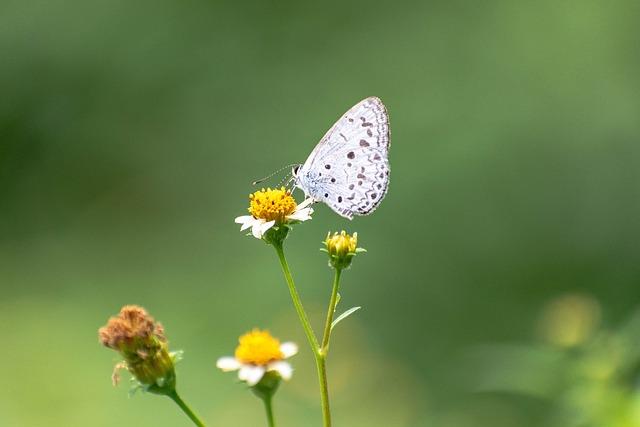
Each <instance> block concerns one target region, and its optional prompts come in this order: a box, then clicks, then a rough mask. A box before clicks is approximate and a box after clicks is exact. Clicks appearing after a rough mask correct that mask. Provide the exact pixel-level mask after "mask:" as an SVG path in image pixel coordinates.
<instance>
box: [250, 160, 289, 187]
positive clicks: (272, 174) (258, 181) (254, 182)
mask: <svg viewBox="0 0 640 427" xmlns="http://www.w3.org/2000/svg"><path fill="white" fill-rule="evenodd" d="M292 166H297V164H296V163H294V164H291V165H287V166H283V167H281V168H280V169H278V170H277V171H275V172H272V173H270V174H269V175H267V176H265V177H264V178H262V179H259V180H257V181H253V185H256V184H260V183H261V182H262V181H265V180H267V179H269V178H271V177H272V176H274V175H277V174H279V173H280V172H282V171H283V170H285V169H288V168H290V167H292ZM287 182H288V181H287ZM280 183H282V181H280Z"/></svg>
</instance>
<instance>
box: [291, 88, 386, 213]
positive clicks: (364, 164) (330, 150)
mask: <svg viewBox="0 0 640 427" xmlns="http://www.w3.org/2000/svg"><path fill="white" fill-rule="evenodd" d="M389 143H390V142H389V115H388V114H387V109H386V108H385V106H384V105H383V104H382V102H381V101H380V100H379V99H378V98H376V97H375V96H372V97H369V98H367V99H365V100H363V101H360V102H359V103H357V104H356V105H354V106H353V107H351V109H350V110H349V111H347V112H346V113H345V114H344V115H343V116H342V117H341V118H340V119H339V120H338V121H337V122H336V123H335V124H334V125H333V126H332V127H331V129H329V131H328V132H327V133H326V134H325V135H324V136H323V137H322V139H321V140H320V142H318V145H316V147H315V148H314V149H313V151H312V152H311V154H310V155H309V157H308V158H307V161H306V162H304V164H303V165H297V166H296V167H294V168H293V171H292V174H293V180H294V186H295V187H298V188H300V189H302V190H303V191H304V193H305V195H306V196H307V197H310V198H311V199H313V201H320V202H324V203H326V204H327V205H329V207H330V208H331V209H333V210H334V211H335V212H336V213H337V214H339V215H341V216H343V217H345V218H349V219H353V216H354V215H367V214H370V213H371V212H373V210H374V209H375V208H377V207H378V205H379V204H380V202H381V201H382V199H383V198H384V196H385V194H386V193H387V188H388V187H389Z"/></svg>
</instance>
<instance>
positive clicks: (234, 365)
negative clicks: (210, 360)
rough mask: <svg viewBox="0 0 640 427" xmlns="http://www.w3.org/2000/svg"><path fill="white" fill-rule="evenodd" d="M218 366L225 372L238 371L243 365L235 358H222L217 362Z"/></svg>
mask: <svg viewBox="0 0 640 427" xmlns="http://www.w3.org/2000/svg"><path fill="white" fill-rule="evenodd" d="M216 366H217V367H218V368H220V369H222V370H223V371H224V372H229V371H237V370H238V369H240V367H241V366H242V364H241V363H240V362H238V360H236V358H235V357H221V358H220V359H218V361H217V362H216Z"/></svg>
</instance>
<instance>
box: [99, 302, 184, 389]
mask: <svg viewBox="0 0 640 427" xmlns="http://www.w3.org/2000/svg"><path fill="white" fill-rule="evenodd" d="M98 334H99V337H100V342H101V343H102V344H103V345H104V346H105V347H109V348H112V349H114V350H116V351H117V352H119V353H120V354H121V355H122V357H123V358H124V361H122V362H121V363H118V364H117V365H116V366H115V369H114V372H113V377H112V378H113V383H114V385H117V384H118V375H117V373H118V370H119V369H120V368H124V369H127V370H128V371H130V372H131V373H132V374H133V376H134V377H135V378H136V379H137V380H138V382H139V383H140V384H141V385H142V386H143V387H144V388H146V389H147V390H148V391H150V392H154V393H157V394H167V393H170V392H172V391H174V390H175V370H174V363H175V362H176V361H177V356H176V354H170V353H169V351H168V345H167V340H166V338H165V337H164V328H163V327H162V325H161V324H160V322H156V321H154V319H153V318H152V317H151V316H149V315H148V314H147V312H146V311H145V310H144V309H143V308H142V307H138V306H135V305H130V306H125V307H123V308H122V310H120V314H118V316H117V317H112V318H110V319H109V322H108V323H107V325H106V326H104V327H102V328H100V330H99V331H98Z"/></svg>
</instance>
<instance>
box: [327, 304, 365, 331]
mask: <svg viewBox="0 0 640 427" xmlns="http://www.w3.org/2000/svg"><path fill="white" fill-rule="evenodd" d="M361 308H362V307H351V308H350V309H349V310H347V311H345V312H344V313H342V314H341V315H340V316H338V317H336V319H335V320H334V321H333V322H331V330H333V327H334V326H336V325H337V324H338V322H340V321H341V320H343V319H346V318H347V317H348V316H350V315H351V314H353V313H355V312H356V311H358V310H360V309H361Z"/></svg>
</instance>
